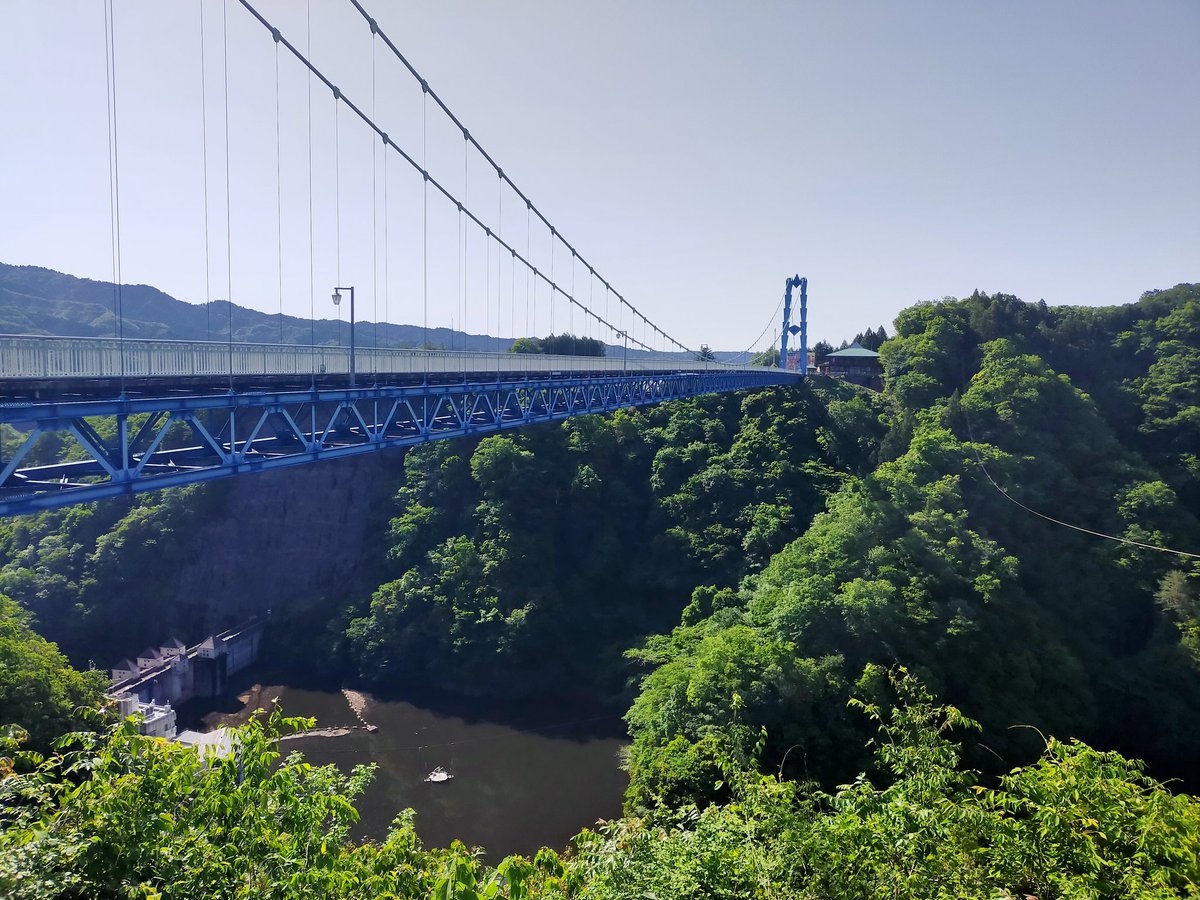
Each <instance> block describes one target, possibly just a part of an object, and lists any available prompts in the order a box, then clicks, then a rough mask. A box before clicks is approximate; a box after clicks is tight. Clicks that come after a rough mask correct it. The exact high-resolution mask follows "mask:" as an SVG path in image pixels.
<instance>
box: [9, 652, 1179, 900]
mask: <svg viewBox="0 0 1200 900" xmlns="http://www.w3.org/2000/svg"><path fill="white" fill-rule="evenodd" d="M872 676H873V681H874V685H875V687H876V688H877V689H880V690H884V691H886V689H887V685H886V684H884V683H883V682H884V681H885V679H883V678H882V677H881V676H880V674H879V673H878V672H873V673H872ZM892 686H893V687H894V688H895V691H896V693H897V694H898V700H899V701H900V702H899V704H898V705H896V706H893V705H891V704H890V703H888V704H884V705H879V704H877V703H867V702H862V701H858V705H859V707H860V708H861V709H862V710H864V711H865V712H866V713H867V715H868V716H869V717H870V718H871V719H872V720H874V721H875V723H876V724H877V726H878V737H877V739H876V740H875V741H874V742H873V749H874V756H875V762H876V766H877V769H878V775H876V776H868V775H866V774H860V775H859V776H858V777H857V778H856V779H855V780H854V781H853V782H852V783H850V784H848V785H846V786H844V787H842V788H839V789H838V790H837V791H836V792H834V793H826V792H824V791H821V790H820V789H818V788H816V787H814V786H813V785H811V784H802V783H797V782H789V781H780V780H778V779H777V778H776V777H774V776H771V775H767V776H759V775H757V773H755V772H754V771H753V769H752V767H751V766H750V765H748V763H749V762H750V761H749V760H747V759H746V758H744V757H742V756H740V755H739V754H738V753H737V752H736V751H735V752H733V753H724V754H723V755H721V756H720V757H719V762H720V766H721V775H722V777H723V778H724V779H725V780H726V781H727V782H728V785H729V791H730V793H731V795H732V796H733V798H734V802H731V803H729V804H726V805H723V806H709V807H707V808H704V809H700V808H697V807H694V806H685V807H683V808H679V809H671V808H660V809H656V810H654V811H653V812H651V813H649V814H648V815H646V816H642V817H638V818H629V819H625V820H623V821H620V822H615V823H611V824H609V825H605V826H602V827H601V828H600V829H599V830H598V831H585V832H583V833H582V834H581V835H580V836H579V837H578V838H576V841H575V845H576V846H575V849H574V852H572V853H570V854H569V855H567V856H565V857H562V856H559V855H558V854H556V853H554V852H553V851H551V850H543V851H541V852H540V853H538V854H537V856H536V857H535V858H534V859H533V860H532V861H531V860H528V859H523V858H521V857H509V858H507V859H505V860H504V861H502V862H501V863H500V864H499V865H498V867H497V868H496V869H490V868H488V867H487V866H485V865H483V864H482V863H481V862H480V861H479V859H478V858H477V857H476V856H475V855H473V854H472V853H471V852H469V851H468V850H467V849H466V848H465V847H463V846H461V845H459V844H455V845H454V846H452V847H450V848H449V849H447V850H434V849H427V848H424V847H423V846H422V845H421V842H420V841H419V839H418V838H417V836H416V833H415V832H414V830H413V819H412V815H411V813H403V814H400V815H399V816H398V817H397V819H396V821H395V823H394V825H393V827H392V830H391V832H390V833H389V834H388V836H387V837H386V838H385V839H384V840H383V841H382V842H380V843H367V844H363V845H355V844H353V843H351V842H350V841H349V840H348V839H347V834H348V829H349V827H350V825H351V824H352V823H353V822H354V821H355V818H356V812H355V810H354V807H353V800H354V798H355V796H356V795H357V794H358V793H359V792H361V791H362V790H363V788H364V787H365V785H366V784H367V782H368V781H369V780H370V776H371V770H370V768H369V767H358V768H356V769H355V770H354V771H353V772H351V773H350V774H342V773H340V772H338V770H337V769H336V768H335V767H333V766H327V767H313V766H311V765H309V764H307V763H305V762H304V761H303V759H302V758H301V757H300V756H299V755H298V754H294V755H291V756H289V757H287V758H286V759H282V760H281V759H280V753H279V749H278V744H277V743H276V740H275V738H277V736H278V735H279V733H280V732H281V731H283V730H287V729H289V728H292V727H297V726H299V725H302V724H306V723H304V722H302V721H300V720H283V719H280V718H279V717H278V715H276V716H273V717H272V718H271V719H270V720H269V721H268V722H266V723H263V722H257V721H256V722H253V723H251V724H250V725H249V726H247V727H245V728H243V729H241V730H240V731H238V732H237V734H236V737H235V744H236V750H235V752H234V753H233V754H232V755H231V756H229V757H226V758H223V759H221V758H214V757H209V758H208V760H207V761H206V762H204V763H202V762H201V759H200V758H199V757H198V756H197V754H196V752H195V751H194V750H190V749H185V748H182V747H179V746H178V745H173V744H168V743H165V742H161V741H158V740H155V739H150V738H143V737H140V736H139V735H137V734H136V730H135V727H134V725H133V724H132V723H122V724H120V725H118V726H116V727H115V728H114V729H113V730H112V731H111V732H110V733H109V734H108V736H106V737H100V736H97V735H92V734H84V735H80V736H78V737H77V738H76V739H75V740H74V742H73V743H72V742H69V743H68V745H67V749H66V752H63V753H60V754H55V755H53V756H50V757H47V758H42V757H38V756H35V755H30V754H17V755H16V756H12V757H9V758H8V759H7V760H0V769H2V770H3V772H4V773H5V775H4V776H3V777H0V891H3V893H4V896H6V897H12V898H14V900H18V898H19V900H51V898H70V897H80V896H87V897H147V898H150V897H162V898H173V897H180V898H183V897H202V896H203V897H218V896H219V897H247V898H248V897H254V898H268V897H278V898H291V897H299V896H306V895H307V896H319V897H346V898H351V897H429V896H432V897H438V898H447V900H449V898H457V900H488V898H509V900H518V898H538V897H540V898H559V900H567V898H596V900H601V898H603V900H608V898H611V900H625V898H629V897H659V898H693V897H729V898H745V897H780V896H788V897H797V898H814V900H815V898H827V897H838V898H864V900H865V898H876V897H914V898H916V897H920V898H945V900H951V898H968V897H978V898H985V897H986V898H995V897H1006V896H1007V897H1014V896H1021V895H1030V894H1032V895H1035V896H1037V897H1039V898H1043V900H1054V898H1075V897H1095V898H1113V900H1116V898H1145V900H1151V898H1173V897H1184V896H1195V893H1196V891H1197V890H1200V861H1198V860H1200V855H1198V852H1200V804H1197V803H1196V801H1195V800H1193V799H1192V798H1190V797H1187V796H1183V795H1179V796H1173V795H1172V794H1170V793H1169V792H1168V791H1167V790H1166V789H1165V788H1164V787H1163V786H1162V785H1161V784H1159V783H1157V782H1156V781H1154V780H1153V779H1150V778H1147V777H1146V776H1145V775H1144V774H1143V773H1142V772H1141V770H1140V767H1139V766H1138V765H1137V764H1136V763H1132V762H1129V761H1127V760H1125V759H1124V758H1122V757H1120V756H1119V755H1117V754H1115V753H1102V752H1098V751H1096V750H1093V749H1092V748H1090V747H1088V746H1087V745H1085V744H1081V743H1079V742H1075V741H1070V742H1066V743H1063V742H1059V741H1057V740H1055V739H1053V738H1051V739H1049V740H1048V741H1047V742H1046V744H1045V746H1044V749H1043V752H1042V754H1041V756H1040V758H1039V759H1038V760H1037V761H1036V762H1035V763H1034V764H1033V765H1031V766H1029V767H1025V768H1019V769H1014V770H1013V771H1011V772H1009V773H1008V774H1007V775H1005V776H1004V778H1003V779H1001V781H1000V783H999V785H998V786H996V787H986V786H983V785H980V784H979V783H978V782H977V780H976V773H973V772H971V771H969V770H964V769H962V768H961V766H960V763H959V757H960V754H959V747H958V745H957V744H956V743H954V742H953V741H952V740H951V739H950V738H949V736H948V734H949V730H950V729H955V730H957V731H959V732H967V731H969V730H970V729H971V728H972V727H973V723H972V722H971V721H970V720H969V719H966V718H965V717H964V716H963V715H962V714H961V713H959V712H958V710H956V709H954V708H953V707H944V706H938V705H936V704H935V702H934V700H933V698H932V696H931V695H929V694H928V692H927V691H925V690H924V688H923V687H922V686H921V685H920V684H919V683H917V682H916V681H915V680H914V679H912V678H911V677H908V676H906V675H904V674H903V673H901V674H900V675H899V677H895V678H893V679H892ZM10 744H11V741H10ZM114 826H117V827H114Z"/></svg>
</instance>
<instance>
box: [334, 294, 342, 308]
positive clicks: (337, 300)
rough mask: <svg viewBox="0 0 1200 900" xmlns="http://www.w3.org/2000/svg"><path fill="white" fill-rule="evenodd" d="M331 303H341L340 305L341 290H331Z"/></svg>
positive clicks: (336, 304) (335, 304)
mask: <svg viewBox="0 0 1200 900" xmlns="http://www.w3.org/2000/svg"><path fill="white" fill-rule="evenodd" d="M333 305H334V306H341V305H342V292H341V291H334V292H333Z"/></svg>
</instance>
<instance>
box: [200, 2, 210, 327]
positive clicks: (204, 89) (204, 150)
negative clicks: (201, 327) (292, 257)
mask: <svg viewBox="0 0 1200 900" xmlns="http://www.w3.org/2000/svg"><path fill="white" fill-rule="evenodd" d="M198 5H199V7H200V147H201V156H202V160H203V165H204V179H203V180H204V318H205V324H206V337H205V340H207V341H210V342H211V341H212V277H211V276H212V263H211V261H210V256H211V254H210V251H209V225H208V74H207V71H208V67H207V63H206V59H207V54H206V53H205V49H204V3H203V2H201V3H200V4H198Z"/></svg>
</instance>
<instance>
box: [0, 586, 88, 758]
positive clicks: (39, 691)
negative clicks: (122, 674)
mask: <svg viewBox="0 0 1200 900" xmlns="http://www.w3.org/2000/svg"><path fill="white" fill-rule="evenodd" d="M31 618H32V617H31V616H30V614H29V613H28V611H26V610H25V609H22V608H21V607H20V606H18V605H17V604H16V603H15V602H14V601H12V600H10V599H9V598H8V597H5V596H4V595H3V594H0V724H3V725H18V726H20V727H21V728H23V729H24V730H25V731H26V732H27V734H28V735H29V740H30V742H31V745H32V746H34V747H38V748H48V747H49V746H50V744H51V742H52V741H53V740H54V739H55V738H57V737H58V736H59V735H61V734H63V733H64V732H67V731H73V730H74V729H75V728H76V727H78V726H79V724H80V721H81V720H80V718H79V714H78V710H79V709H80V708H84V707H95V706H96V705H97V704H98V703H99V702H100V698H101V694H102V691H103V690H104V688H105V687H107V686H108V680H107V679H106V678H105V677H104V675H103V674H102V673H100V672H94V671H91V672H79V671H77V670H75V669H73V668H71V666H70V665H69V664H68V662H67V659H66V657H65V656H63V655H62V653H60V652H59V650H58V647H56V646H55V645H54V644H52V643H50V641H47V640H46V639H45V638H43V637H42V636H41V635H39V634H38V633H37V632H36V631H34V630H33V628H31V627H30V619H31Z"/></svg>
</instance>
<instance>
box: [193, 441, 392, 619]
mask: <svg viewBox="0 0 1200 900" xmlns="http://www.w3.org/2000/svg"><path fill="white" fill-rule="evenodd" d="M403 463H404V455H403V452H402V451H398V450H392V451H384V452H380V453H375V454H369V455H366V456H359V457H352V458H349V459H341V460H330V461H325V462H319V463H315V464H312V465H304V466H296V467H294V468H289V469H282V470H275V471H272V472H263V473H259V474H257V475H246V476H240V477H238V478H234V479H232V480H230V481H227V482H224V483H222V484H220V485H213V486H212V489H215V490H219V491H223V492H224V494H225V498H224V510H223V513H222V514H221V515H218V516H214V517H211V518H210V519H208V520H207V521H206V522H205V523H204V525H203V526H202V527H201V528H200V529H199V530H198V531H196V532H195V533H194V534H193V535H191V536H190V538H189V543H190V544H191V547H192V548H193V550H194V553H192V554H191V555H190V562H188V563H187V564H186V565H185V566H184V568H183V569H182V570H181V571H180V573H179V579H178V582H177V583H176V585H175V586H174V591H175V601H176V603H177V604H179V605H181V606H188V607H192V608H193V609H196V611H197V612H198V613H200V615H201V617H202V619H203V621H204V625H205V628H206V629H220V628H224V627H228V626H229V625H230V624H232V623H233V622H235V621H241V620H243V619H245V618H248V617H249V616H252V615H256V614H262V613H265V612H266V611H267V610H271V612H272V614H273V615H274V616H276V617H279V618H283V619H288V618H292V617H294V616H295V615H298V614H300V615H302V614H303V613H304V612H305V610H306V609H308V608H311V607H312V606H314V605H315V604H317V603H320V602H322V601H330V602H334V603H336V604H338V605H340V604H341V602H342V601H343V600H344V599H346V595H347V594H348V593H349V592H351V591H353V590H354V589H355V588H356V587H360V586H361V585H362V584H363V583H364V582H365V581H366V580H367V579H369V576H370V575H371V574H373V573H374V572H376V571H378V568H379V566H380V564H381V562H382V559H381V557H382V552H383V551H382V549H381V547H380V545H379V540H378V539H379V538H380V536H381V534H382V531H383V530H384V529H386V527H387V521H388V516H389V514H390V501H391V495H392V493H393V491H394V490H395V488H396V486H397V485H398V483H399V480H400V478H401V477H402V476H403ZM373 583H374V582H372V584H373ZM369 587H370V585H368V586H367V588H368V589H369Z"/></svg>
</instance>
